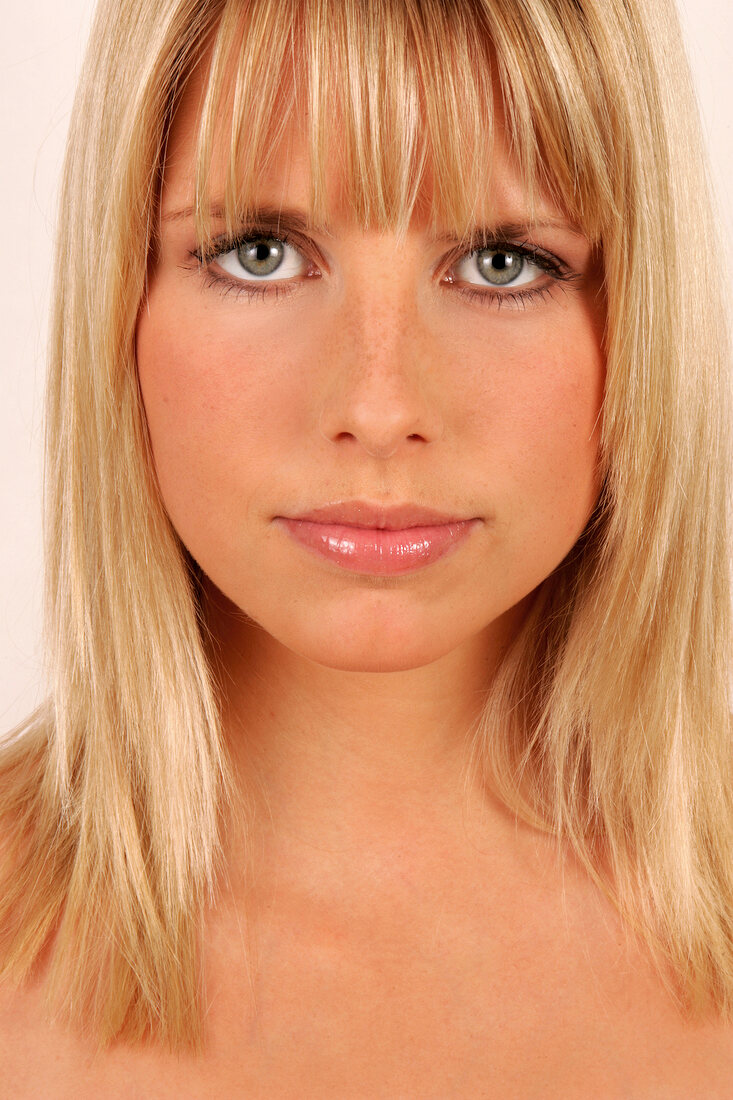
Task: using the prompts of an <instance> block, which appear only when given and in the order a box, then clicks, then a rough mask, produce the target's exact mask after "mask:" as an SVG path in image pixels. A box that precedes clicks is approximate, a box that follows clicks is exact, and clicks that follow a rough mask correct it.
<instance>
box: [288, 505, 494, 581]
mask: <svg viewBox="0 0 733 1100" xmlns="http://www.w3.org/2000/svg"><path fill="white" fill-rule="evenodd" d="M278 519H279V522H280V523H282V524H283V526H284V527H286V528H287V530H288V532H289V533H290V534H291V535H292V537H293V538H294V539H296V540H297V541H298V542H299V543H300V544H301V545H302V546H304V547H306V549H307V550H311V551H313V553H315V554H318V555H320V557H323V558H326V559H327V560H328V561H330V562H332V563H333V564H334V565H338V566H340V568H341V569H347V570H350V571H351V572H352V573H370V574H372V575H373V576H381V577H384V576H390V577H394V576H398V575H399V574H401V573H412V572H414V571H415V570H416V569H422V568H423V567H424V566H426V565H430V564H431V563H432V562H434V561H437V560H438V558H442V557H444V555H445V554H447V553H449V552H450V551H451V550H453V549H454V548H455V547H456V546H458V545H459V544H460V543H461V542H463V540H464V539H465V538H467V536H468V535H469V534H470V532H471V530H472V529H473V528H474V527H475V526H476V524H477V523H479V522H480V521H479V520H477V519H470V520H459V521H457V522H456V523H441V524H436V525H431V526H426V527H406V528H404V529H403V530H401V531H388V530H382V529H381V528H377V527H349V526H346V525H345V524H343V523H313V522H311V521H310V520H301V519H284V518H283V517H278Z"/></svg>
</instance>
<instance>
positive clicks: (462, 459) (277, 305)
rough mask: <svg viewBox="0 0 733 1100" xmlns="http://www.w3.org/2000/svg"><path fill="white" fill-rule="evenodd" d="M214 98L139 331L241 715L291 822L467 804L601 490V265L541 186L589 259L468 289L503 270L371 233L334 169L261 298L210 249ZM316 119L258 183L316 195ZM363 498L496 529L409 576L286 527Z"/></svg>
mask: <svg viewBox="0 0 733 1100" xmlns="http://www.w3.org/2000/svg"><path fill="white" fill-rule="evenodd" d="M197 102H198V92H197V88H196V87H195V86H193V87H192V88H191V89H189V91H188V94H187V96H186V97H185V98H184V101H183V103H182V105H181V108H180V110H179V113H178V115H177V118H176V120H175V125H174V128H173V132H172V135H171V142H170V146H169V157H168V162H167V166H166V171H165V179H164V188H163V195H162V208H161V214H162V218H161V239H162V247H161V251H160V256H159V258H158V262H157V264H156V265H155V267H154V268H153V270H152V271H151V273H150V282H149V293H148V295H147V300H146V302H145V304H144V307H143V309H142V311H141V314H140V318H139V325H138V333H137V357H138V367H139V375H140V384H141V388H142V394H143V399H144V404H145V412H146V416H147V420H148V424H149V430H150V437H151V441H152V448H153V454H154V460H155V468H156V472H157V477H158V481H159V484H160V489H161V493H162V497H163V501H164V503H165V507H166V508H167V510H168V512H169V515H170V517H171V519H172V522H173V524H174V526H175V527H176V530H177V531H178V533H179V535H180V537H181V539H182V540H183V542H184V544H185V545H186V546H187V548H188V549H189V551H190V552H191V554H192V555H193V557H194V558H195V559H196V561H197V562H198V563H199V564H200V566H201V567H202V569H203V571H204V573H205V574H206V577H207V578H208V580H207V584H206V588H207V594H208V616H209V622H210V626H211V629H212V632H213V635H214V637H215V639H216V644H215V646H214V652H215V659H216V660H217V661H218V662H219V663H220V665H221V668H222V673H223V675H222V680H223V682H224V683H225V684H226V685H227V688H226V696H227V697H226V700H225V730H226V732H227V735H228V737H229V740H230V744H231V748H232V752H233V755H234V756H235V759H237V760H238V762H239V766H240V769H241V771H242V772H244V771H246V770H248V771H250V772H252V771H254V773H255V774H256V784H255V785H256V787H257V790H258V791H259V792H260V794H261V796H262V798H263V799H264V801H265V803H266V805H267V808H268V813H269V817H270V819H271V821H272V823H273V829H274V831H275V833H277V832H278V830H282V828H284V827H287V829H288V830H289V831H290V832H291V833H292V832H295V833H297V834H298V835H299V836H301V837H302V838H305V837H306V836H309V837H311V838H312V837H314V836H316V837H318V838H319V841H320V842H323V841H324V840H325V839H326V838H329V839H330V840H336V841H340V840H343V838H344V837H345V836H348V837H349V839H350V841H351V842H353V843H358V842H359V840H360V839H364V838H366V837H369V838H372V839H373V838H374V836H375V831H377V832H378V833H379V835H382V836H385V837H387V836H389V835H391V834H392V833H393V831H394V828H395V827H396V825H397V820H398V819H403V818H404V817H405V816H406V814H409V813H412V811H416V812H418V813H419V807H420V806H421V805H422V806H424V805H425V804H426V803H427V804H429V805H430V806H431V807H433V808H434V807H435V806H436V804H439V805H441V806H444V807H445V809H446V812H448V813H449V814H454V813H455V811H456V807H457V806H458V804H459V802H460V798H461V795H460V792H461V790H462V776H463V770H462V769H463V767H464V765H465V761H466V744H467V730H468V729H469V727H470V725H471V722H472V721H473V720H474V719H475V717H476V716H477V714H478V712H479V709H480V702H481V695H482V692H483V690H484V689H485V687H486V685H487V683H488V682H489V679H490V676H491V673H492V670H493V669H494V667H495V666H496V663H497V661H498V660H499V658H500V657H501V654H502V653H503V652H504V651H505V649H506V646H507V645H508V643H509V642H510V641H511V639H512V638H513V637H514V635H515V633H516V631H517V630H518V628H519V626H520V625H521V622H522V620H523V618H524V616H525V614H526V612H527V609H528V607H529V605H530V603H531V600H532V594H533V592H534V591H535V589H536V588H537V586H538V585H539V584H540V583H541V582H542V581H543V580H544V579H545V578H546V577H547V576H548V574H549V573H551V572H552V570H553V569H554V568H555V567H556V566H557V565H558V563H559V562H560V561H562V559H563V558H564V557H565V556H566V554H567V553H568V551H569V550H570V549H571V547H572V546H573V544H574V543H575V541H576V540H577V538H578V536H579V535H580V533H581V532H582V530H583V528H584V527H585V525H586V522H587V520H588V517H589V516H590V514H591V511H592V509H593V506H594V503H595V501H596V499H597V494H598V489H599V485H598V476H597V458H598V439H599V418H600V408H601V399H602V392H603V381H604V359H603V353H602V347H601V335H602V327H603V320H604V317H603V301H602V295H601V293H600V272H599V270H598V267H597V264H596V260H595V257H594V255H593V253H592V250H591V248H590V245H589V243H588V241H587V240H586V239H585V238H584V237H583V236H582V235H581V234H580V233H579V232H578V231H577V230H576V229H575V228H574V227H573V226H572V225H570V224H569V223H567V222H566V221H564V220H563V216H562V214H561V212H560V211H558V210H557V209H556V208H554V207H553V206H552V205H551V204H550V203H549V202H543V203H541V204H540V206H539V208H538V210H537V213H536V219H537V221H538V222H539V221H545V220H552V221H553V222H554V223H555V222H556V223H557V224H553V226H551V227H547V226H546V227H544V228H532V229H527V231H526V234H523V237H522V239H523V240H524V239H528V240H529V241H530V243H531V244H532V245H533V246H535V247H538V248H540V249H543V250H545V251H548V252H551V253H553V254H555V255H556V256H558V257H559V258H560V259H561V260H562V262H563V264H564V265H565V267H566V268H567V269H568V270H569V271H570V272H572V279H571V280H570V281H565V282H563V283H559V282H554V281H553V279H552V277H551V276H549V275H548V274H547V273H546V272H543V271H539V270H537V271H536V273H535V277H534V278H533V280H532V282H531V283H530V284H529V285H528V287H524V286H523V287H522V288H521V289H522V290H525V289H530V290H533V291H535V292H537V291H540V290H541V291H542V294H541V295H540V294H539V293H537V294H536V295H535V297H534V298H533V299H532V300H525V301H522V302H521V303H520V302H517V301H515V300H513V298H512V295H511V294H510V293H508V294H507V296H506V297H505V298H504V299H503V300H502V301H501V303H499V302H498V300H491V301H489V300H488V298H486V299H484V300H482V301H475V300H471V299H469V298H468V297H467V295H465V294H463V293H461V289H460V288H464V287H466V286H468V289H470V290H475V289H476V288H477V287H480V288H481V289H483V290H487V291H491V289H492V288H491V287H490V285H489V284H487V283H486V282H485V281H482V280H481V277H480V275H479V274H478V273H476V271H475V269H474V270H473V272H470V271H469V266H470V265H469V258H468V256H467V254H466V252H465V251H463V252H461V251H460V249H458V247H457V242H455V241H454V242H453V243H452V244H451V243H450V242H449V243H446V242H444V241H440V242H438V241H435V240H433V239H431V237H430V236H429V233H428V229H427V225H426V219H425V220H424V221H421V220H420V218H419V217H418V216H417V215H416V217H415V219H414V220H413V223H412V224H411V226H410V229H409V232H408V235H407V239H406V241H405V243H404V245H402V247H400V248H398V246H397V243H396V237H395V236H394V235H393V234H392V233H390V232H378V231H368V232H364V231H363V230H362V229H360V228H359V227H358V226H357V225H355V224H354V221H353V219H352V218H351V216H350V213H349V211H348V210H346V209H344V207H343V205H342V204H341V202H340V194H341V190H340V187H339V180H338V179H337V178H332V179H331V180H330V200H331V203H330V210H329V225H328V232H326V231H324V230H316V231H313V232H311V233H309V234H308V235H307V239H305V238H304V239H303V240H300V239H295V240H293V241H292V244H293V245H295V247H296V248H298V249H299V250H300V252H301V253H302V254H303V259H302V260H300V259H299V257H298V253H291V254H290V256H291V260H290V262H291V270H295V271H296V272H297V274H296V276H295V278H294V279H293V280H292V281H291V282H290V283H289V286H290V287H293V288H294V293H291V294H288V295H284V294H282V293H281V294H280V296H279V297H278V298H277V299H276V298H275V296H274V295H272V296H271V297H270V298H257V299H254V300H250V299H249V298H248V297H247V296H246V295H244V294H237V292H236V291H237V289H238V287H239V288H241V281H240V282H239V283H237V278H236V276H233V275H232V274H231V270H232V263H233V262H232V261H231V260H227V261H224V260H221V259H220V260H219V261H215V262H214V263H213V264H212V265H211V266H210V269H209V272H208V273H206V272H204V273H202V272H201V270H200V269H199V266H198V262H197V261H196V260H195V259H192V255H191V254H192V252H193V250H194V249H195V247H196V241H195V235H194V226H193V220H192V217H191V216H186V215H185V211H186V208H188V207H190V204H191V201H192V195H193V190H192V188H193V175H192V174H193V156H194V134H195V126H196V107H197ZM299 123H300V120H298V119H296V120H294V122H293V124H292V125H291V126H290V128H289V130H288V132H287V133H286V138H285V141H284V142H283V144H282V146H281V147H280V149H279V150H278V155H277V156H276V157H275V159H274V161H273V165H272V168H271V170H270V171H269V172H267V173H265V174H263V176H262V179H261V194H260V195H258V199H259V201H260V202H261V203H262V205H267V206H274V207H276V208H278V209H279V208H280V207H284V208H295V209H297V210H299V211H302V212H303V213H305V211H306V210H307V199H308V182H309V177H308V166H307V152H306V147H305V143H304V141H303V138H302V132H301V129H300V125H299ZM494 160H495V165H496V170H495V176H494V178H493V180H492V186H491V189H490V192H489V194H488V195H487V196H486V197H485V202H484V206H483V208H482V211H481V212H482V215H483V224H484V225H487V226H490V227H494V226H496V225H500V224H504V223H509V222H511V223H520V224H522V225H524V224H525V223H526V222H527V218H528V214H527V201H526V196H525V194H524V189H523V187H522V182H521V179H520V178H519V175H518V173H517V170H516V168H515V167H514V166H513V165H512V163H511V162H510V160H509V158H508V155H507V153H506V150H505V148H504V145H503V143H502V140H501V135H500V134H499V135H498V137H497V145H496V149H495V158H494ZM223 171H224V169H223V165H217V164H216V163H215V167H214V186H213V188H212V194H213V195H216V194H217V173H218V176H219V178H220V180H222V181H223ZM423 209H424V207H423ZM220 231H222V232H223V225H222V226H221V229H220ZM298 264H300V267H298ZM292 265H294V266H292ZM225 267H226V269H227V270H226V271H225V270H224V268H225ZM234 270H238V271H239V272H240V273H241V275H240V278H241V279H247V278H251V276H248V275H247V273H246V272H245V271H242V269H241V267H239V268H236V267H235V268H234ZM212 274H213V276H214V277H216V278H218V279H220V280H221V279H227V278H228V279H229V283H228V284H227V285H222V284H221V283H215V284H214V285H211V278H212ZM451 279H453V282H451V281H450V280H451ZM469 280H471V285H470V286H469ZM273 285H275V284H273V283H271V284H270V286H273ZM280 287H281V289H283V288H284V289H288V286H287V285H286V281H285V280H281V282H280ZM508 289H509V291H511V290H512V288H511V287H510V288H508ZM353 498H362V499H368V500H371V501H375V502H380V503H398V502H399V503H402V502H407V501H409V502H415V503H418V504H422V505H426V506H430V507H433V508H438V509H440V510H441V511H444V512H448V513H450V514H452V515H458V516H461V517H465V518H471V517H477V518H478V519H479V521H480V522H479V523H478V525H477V526H476V528H475V529H474V530H473V532H472V533H471V535H470V537H469V538H468V539H467V540H466V541H464V543H463V544H462V545H461V546H460V547H458V548H457V549H456V550H454V551H453V552H452V553H451V554H449V555H447V556H446V557H444V558H442V559H441V560H439V561H438V562H435V563H433V564H431V565H430V566H428V567H426V568H424V569H421V570H418V571H416V572H413V573H410V574H406V575H402V576H399V577H389V578H384V577H380V578H375V577H372V576H368V575H360V574H359V575H357V574H353V573H346V572H344V571H343V570H341V569H340V568H339V567H338V566H335V565H332V564H331V563H330V562H326V561H321V560H320V559H319V558H317V557H315V556H313V555H311V554H309V553H307V552H306V551H304V550H303V549H302V548H301V547H300V546H299V545H298V544H297V543H295V542H294V541H293V540H292V539H291V538H290V537H289V536H288V535H287V533H286V532H285V531H284V530H283V529H282V528H281V527H280V526H279V525H278V524H277V523H276V522H274V520H275V517H277V516H282V515H294V514H297V513H298V512H302V511H303V510H305V509H308V508H312V507H315V506H317V505H321V504H324V503H327V502H333V501H339V500H347V499H353ZM245 729H246V740H247V749H246V754H244V753H243V752H240V747H241V745H242V742H243V740H244V737H245V734H244V733H243V730H245ZM395 731H398V734H397V735H396V732H395ZM481 798H482V799H483V796H481Z"/></svg>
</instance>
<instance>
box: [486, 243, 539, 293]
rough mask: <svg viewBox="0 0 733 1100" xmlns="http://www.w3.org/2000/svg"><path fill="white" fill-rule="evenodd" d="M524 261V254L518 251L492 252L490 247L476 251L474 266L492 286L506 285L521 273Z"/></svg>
mask: <svg viewBox="0 0 733 1100" xmlns="http://www.w3.org/2000/svg"><path fill="white" fill-rule="evenodd" d="M525 263H526V260H525V258H524V256H521V255H520V254H519V253H518V252H493V251H491V250H490V249H483V250H482V251H481V252H477V253H476V267H477V268H478V270H479V272H480V274H481V275H483V277H484V279H486V281H487V283H493V285H494V286H506V285H507V284H508V283H512V282H514V280H515V279H518V278H519V276H520V275H521V274H522V271H523V270H524V266H525ZM530 266H532V265H530ZM532 277H533V278H534V276H532Z"/></svg>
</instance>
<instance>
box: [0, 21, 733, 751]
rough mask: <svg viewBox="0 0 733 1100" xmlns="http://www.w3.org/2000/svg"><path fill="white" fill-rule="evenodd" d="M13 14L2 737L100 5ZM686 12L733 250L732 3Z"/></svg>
mask: <svg viewBox="0 0 733 1100" xmlns="http://www.w3.org/2000/svg"><path fill="white" fill-rule="evenodd" d="M5 8H6V10H5V12H4V13H3V19H2V23H3V29H2V35H1V36H0V38H1V39H2V41H1V42H0V143H1V146H2V171H0V209H1V210H2V212H3V227H2V238H1V239H2V246H1V248H2V256H3V260H2V263H0V340H1V341H2V375H1V376H0V517H1V521H0V522H1V527H0V531H1V532H2V534H1V535H0V731H3V730H6V729H8V728H9V727H11V726H12V725H14V724H15V723H16V722H18V721H20V720H21V718H22V717H23V715H24V714H26V713H27V712H28V711H29V710H30V709H31V707H32V706H33V705H35V703H36V701H37V700H38V699H40V697H41V694H42V664H41V653H40V647H39V636H40V620H41V594H42V579H41V568H42V565H41V465H42V459H41V455H42V400H43V381H44V359H45V340H46V326H47V309H48V298H49V290H50V274H51V249H52V241H53V235H54V221H55V207H56V194H57V187H58V176H59V171H60V164H61V158H62V153H63V144H64V138H65V134H66V128H67V125H68V119H69V112H70V110H71V103H72V96H73V90H74V85H75V81H76V76H77V74H78V71H79V65H80V62H81V56H82V52H83V48H84V43H85V40H86V36H87V33H88V29H89V22H90V17H91V12H92V9H93V2H92V0H64V2H63V3H61V4H60V3H58V0H24V2H23V3H22V4H17V3H12V4H7V5H5ZM681 11H682V17H683V22H684V25H685V29H686V33H687V38H688V48H689V52H690V57H691V60H692V65H693V70H694V74H695V78H696V80H697V85H698V94H699V98H700V105H701V110H702V115H703V120H704V124H705V130H706V133H707V136H708V140H709V145H710V150H711V155H712V160H713V172H714V176H715V179H716V183H717V187H718V195H719V202H720V206H721V210H722V224H723V232H724V234H725V247H727V248H728V249H730V247H731V245H732V244H733V185H731V176H732V175H733V125H732V116H733V4H731V0H681ZM732 268H733V265H732ZM691 277H694V268H691Z"/></svg>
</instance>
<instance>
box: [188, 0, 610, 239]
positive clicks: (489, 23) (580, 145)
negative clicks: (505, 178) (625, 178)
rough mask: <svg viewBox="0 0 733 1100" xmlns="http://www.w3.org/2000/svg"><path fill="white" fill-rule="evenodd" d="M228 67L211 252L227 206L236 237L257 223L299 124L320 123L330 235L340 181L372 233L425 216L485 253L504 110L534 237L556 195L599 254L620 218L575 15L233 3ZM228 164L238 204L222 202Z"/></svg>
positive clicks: (600, 85) (210, 145)
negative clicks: (484, 226) (333, 183)
mask: <svg viewBox="0 0 733 1100" xmlns="http://www.w3.org/2000/svg"><path fill="white" fill-rule="evenodd" d="M565 7H567V8H568V11H567V12H564V11H563V9H564V8H565ZM570 9H572V10H570ZM210 57H211V61H210V65H209V69H208V75H207V77H206V79H205V87H204V97H203V106H202V111H201V118H200V125H199V133H198V146H197V164H196V187H195V199H194V208H195V217H196V226H197V232H198V236H199V238H200V240H201V241H208V240H210V239H211V210H212V206H213V207H215V208H217V213H218V214H219V215H220V216H221V217H223V219H224V220H225V222H226V225H227V230H228V232H233V231H234V230H235V229H236V228H237V227H238V226H241V225H243V224H246V223H247V222H249V221H251V220H252V219H253V218H254V217H255V216H256V210H257V204H258V181H259V179H260V178H261V176H262V175H263V173H264V172H266V171H267V168H268V166H269V165H270V164H271V162H272V160H273V158H274V156H275V154H276V152H277V150H278V148H279V146H280V144H281V141H282V138H283V135H284V133H285V131H286V129H287V128H288V125H289V123H290V122H291V120H292V119H293V117H294V116H297V117H298V118H299V119H305V120H306V122H305V125H306V130H307V133H306V135H305V137H306V140H307V143H308V149H309V159H310V196H309V206H308V210H307V218H308V222H309V225H311V226H324V225H326V224H327V222H328V201H327V179H328V177H329V176H330V175H331V174H332V173H333V172H334V171H336V172H338V175H339V179H340V181H341V183H342V188H343V190H342V194H343V197H344V201H345V203H346V204H347V207H348V208H349V209H350V210H351V212H352V214H353V217H354V219H355V220H356V222H357V224H358V225H359V226H361V227H362V228H364V229H367V228H377V229H382V230H386V229H391V230H393V231H396V232H397V233H398V235H399V236H402V235H403V234H404V233H405V232H406V230H407V227H408V225H409V223H410V221H411V219H412V217H413V215H414V213H415V212H416V210H417V208H418V207H419V206H420V205H421V204H422V203H425V204H427V205H426V209H427V211H428V213H429V219H430V226H431V230H432V231H433V232H435V233H437V232H439V231H448V232H450V233H451V234H452V235H454V236H455V237H457V238H465V239H468V238H469V237H470V236H471V235H472V234H473V233H474V232H475V231H476V230H477V229H480V224H479V223H480V208H481V206H482V205H483V202H484V201H485V197H486V196H487V195H489V194H490V185H491V175H492V159H493V158H492V151H493V141H492V134H493V130H494V124H495V116H496V114H497V112H499V124H500V125H501V126H502V127H503V128H504V134H505V139H506V141H507V143H508V149H509V152H510V155H511V156H512V157H513V158H514V159H515V162H516V163H517V165H518V167H519V170H520V174H521V178H522V181H523V184H524V187H525V191H526V197H527V202H528V206H529V212H530V219H529V220H530V221H531V220H532V214H531V212H532V210H533V208H534V203H535V201H536V199H537V197H538V196H543V195H544V196H547V197H548V198H549V199H550V200H551V201H552V202H553V204H554V205H555V206H556V207H558V209H559V210H560V211H561V212H562V213H563V214H564V216H565V217H566V218H568V219H569V220H570V221H571V222H572V223H574V224H575V225H577V226H578V228H580V229H581V230H582V231H583V232H584V234H585V235H586V236H587V237H588V238H589V239H590V240H591V242H594V243H595V242H597V241H599V240H600V239H601V238H602V236H603V233H604V229H605V227H606V225H607V223H608V221H609V220H610V219H612V218H613V217H614V215H615V212H616V206H615V203H614V187H613V184H612V181H613V180H614V179H615V180H616V181H618V179H619V176H620V174H619V172H618V166H617V165H616V164H614V162H613V158H614V155H618V154H614V144H613V138H614V134H613V127H612V126H611V125H610V124H609V114H608V111H607V109H606V103H607V96H606V94H605V93H604V82H603V80H602V77H601V69H600V65H599V63H598V59H597V57H596V55H595V53H594V51H593V49H592V48H591V45H590V40H589V38H588V37H586V36H585V35H584V33H583V25H582V22H581V21H580V20H579V18H578V10H577V7H576V5H575V4H574V3H572V0H568V2H567V3H563V2H562V0H560V2H558V0H555V2H554V3H552V2H550V0H548V2H547V3H545V4H543V3H541V2H540V3H537V2H535V3H533V4H532V6H531V12H529V11H528V10H527V9H526V8H525V5H524V4H522V3H518V2H517V0H511V2H509V0H507V2H499V3H496V2H494V3H488V2H485V3H482V2H478V0H476V2H475V3H472V4H469V3H466V2H465V0H463V2H459V0H420V2H419V3H418V2H417V0H373V2H369V3H366V2H364V0H340V2H339V3H334V2H333V0H279V2H278V3H277V4H273V3H272V2H271V0H249V2H248V3H246V4H245V5H242V4H241V0H225V2H224V4H223V6H222V11H221V16H220V19H219V22H218V26H217V28H216V30H215V32H214V36H213V42H212V43H211V53H210ZM222 150H223V152H224V154H225V161H224V163H225V165H226V170H225V176H224V180H225V183H224V194H223V195H222V194H217V195H213V194H211V193H210V179H211V165H212V159H213V157H214V154H215V153H216V154H217V160H218V156H220V155H221V151H222Z"/></svg>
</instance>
